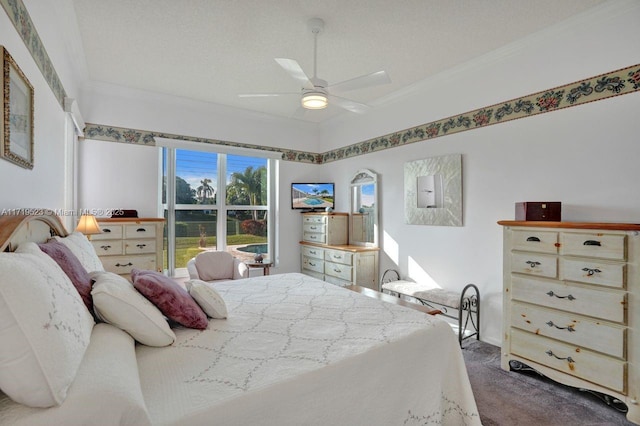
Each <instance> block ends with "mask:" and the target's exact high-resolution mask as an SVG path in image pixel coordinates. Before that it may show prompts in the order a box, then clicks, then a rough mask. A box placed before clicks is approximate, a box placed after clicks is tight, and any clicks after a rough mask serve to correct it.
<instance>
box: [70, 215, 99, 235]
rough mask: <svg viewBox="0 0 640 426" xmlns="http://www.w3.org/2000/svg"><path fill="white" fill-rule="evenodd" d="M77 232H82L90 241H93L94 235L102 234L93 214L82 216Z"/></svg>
mask: <svg viewBox="0 0 640 426" xmlns="http://www.w3.org/2000/svg"><path fill="white" fill-rule="evenodd" d="M76 231H78V232H82V233H83V234H84V235H86V236H87V238H88V239H91V235H92V234H100V233H101V232H102V230H100V227H99V226H98V221H97V220H96V217H95V216H94V215H92V214H83V215H82V216H80V220H79V221H78V226H77V227H76Z"/></svg>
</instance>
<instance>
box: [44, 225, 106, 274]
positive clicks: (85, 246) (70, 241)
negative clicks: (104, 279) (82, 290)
mask: <svg viewBox="0 0 640 426" xmlns="http://www.w3.org/2000/svg"><path fill="white" fill-rule="evenodd" d="M53 238H54V239H56V240H58V241H60V242H61V243H62V244H64V245H65V246H67V247H69V250H71V252H72V253H73V254H75V255H76V257H77V258H78V260H80V263H82V266H84V269H86V270H87V272H93V271H104V266H102V262H100V258H99V257H98V255H97V254H96V251H95V249H94V248H93V245H91V242H90V241H89V240H88V239H87V237H86V236H85V235H84V234H83V233H82V232H72V233H71V234H69V235H67V236H66V237H64V238H63V237H58V236H55V237H53Z"/></svg>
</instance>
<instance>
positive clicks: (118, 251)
mask: <svg viewBox="0 0 640 426" xmlns="http://www.w3.org/2000/svg"><path fill="white" fill-rule="evenodd" d="M98 225H100V229H101V230H102V233H101V234H97V235H93V236H92V237H91V244H93V247H94V248H95V250H96V253H98V257H99V258H100V260H101V261H102V265H103V266H104V269H105V270H107V271H109V272H114V273H116V274H121V275H127V274H129V273H131V270H132V269H134V268H137V269H146V270H152V271H159V272H161V271H162V264H163V262H162V249H163V244H162V237H163V226H164V219H159V218H110V219H106V218H105V219H98Z"/></svg>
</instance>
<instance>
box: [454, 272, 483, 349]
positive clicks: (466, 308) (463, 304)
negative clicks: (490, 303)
mask: <svg viewBox="0 0 640 426" xmlns="http://www.w3.org/2000/svg"><path fill="white" fill-rule="evenodd" d="M463 317H464V318H463ZM467 327H470V329H471V330H473V333H471V334H470V335H468V336H464V333H465V331H466V330H467ZM473 336H476V340H480V290H478V287H477V286H476V285H475V284H467V285H466V286H465V287H464V289H463V290H462V293H461V294H460V309H458V343H460V346H461V347H462V341H463V340H466V339H468V338H470V337H473Z"/></svg>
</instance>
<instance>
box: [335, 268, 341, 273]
mask: <svg viewBox="0 0 640 426" xmlns="http://www.w3.org/2000/svg"><path fill="white" fill-rule="evenodd" d="M333 272H335V273H336V274H340V273H341V272H342V271H341V270H340V269H336V268H333Z"/></svg>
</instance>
